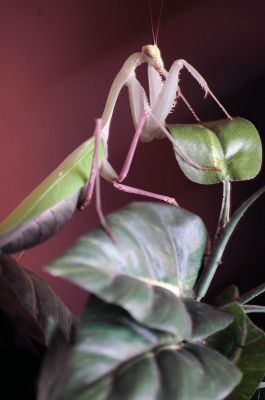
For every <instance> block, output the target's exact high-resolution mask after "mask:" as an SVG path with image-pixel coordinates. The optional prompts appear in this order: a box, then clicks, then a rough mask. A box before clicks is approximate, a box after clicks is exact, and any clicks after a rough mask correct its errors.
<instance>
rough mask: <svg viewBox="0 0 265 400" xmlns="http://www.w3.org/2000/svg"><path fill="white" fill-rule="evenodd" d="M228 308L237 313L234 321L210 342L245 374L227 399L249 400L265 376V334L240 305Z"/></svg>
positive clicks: (233, 313) (229, 310)
mask: <svg viewBox="0 0 265 400" xmlns="http://www.w3.org/2000/svg"><path fill="white" fill-rule="evenodd" d="M225 310H226V311H228V312H230V313H231V314H232V315H233V316H234V321H233V323H232V324H231V325H230V326H228V328H226V329H225V330H223V331H222V332H219V333H217V334H215V335H214V336H213V337H212V338H211V339H209V340H208V341H209V344H210V346H212V347H213V348H215V349H216V350H218V351H220V353H222V354H223V355H225V356H226V357H228V358H230V359H231V360H232V361H233V362H235V363H236V365H237V366H238V367H239V369H240V370H241V371H242V373H243V378H242V381H241V383H240V384H239V386H238V387H236V389H235V390H234V391H233V393H232V394H231V395H230V396H229V397H227V400H228V399H229V400H249V399H250V398H251V396H252V395H253V394H254V392H255V390H256V389H257V387H258V385H259V383H260V382H261V381H262V379H263V376H264V375H265V334H264V332H263V331H262V330H261V329H259V328H257V327H256V326H255V325H254V324H253V323H252V322H251V321H250V319H249V318H248V317H247V316H246V314H245V313H244V311H243V309H242V308H241V306H239V305H238V304H232V305H230V306H227V307H225Z"/></svg>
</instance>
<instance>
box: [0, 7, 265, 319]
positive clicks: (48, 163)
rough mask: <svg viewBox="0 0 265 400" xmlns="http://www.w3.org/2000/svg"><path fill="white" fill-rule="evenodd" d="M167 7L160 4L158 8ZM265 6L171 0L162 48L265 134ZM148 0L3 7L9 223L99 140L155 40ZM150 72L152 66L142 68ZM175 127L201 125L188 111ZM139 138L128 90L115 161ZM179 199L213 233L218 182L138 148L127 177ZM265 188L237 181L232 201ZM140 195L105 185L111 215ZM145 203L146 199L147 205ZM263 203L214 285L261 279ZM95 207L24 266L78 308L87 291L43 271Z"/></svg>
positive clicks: (194, 90) (93, 218) (198, 101)
mask: <svg viewBox="0 0 265 400" xmlns="http://www.w3.org/2000/svg"><path fill="white" fill-rule="evenodd" d="M159 3H160V1H153V4H154V8H155V10H157V9H158V7H159ZM264 17H265V2H264V0H260V1H259V0H256V1H251V2H249V1H244V0H231V1H213V0H209V1H206V0H205V1H199V0H195V1H188V0H185V1H175V0H168V1H167V2H166V7H165V10H164V13H163V17H162V23H161V27H160V34H159V45H160V47H161V49H162V52H163V58H164V60H165V64H166V67H169V66H170V65H171V63H172V62H173V60H175V59H177V58H185V59H187V60H188V61H189V62H190V63H191V64H193V65H194V66H195V67H196V68H197V69H198V70H199V71H200V72H201V73H202V75H203V76H204V77H205V78H206V79H207V81H208V83H209V85H210V86H211V88H212V90H213V91H214V93H215V94H216V95H217V96H218V97H219V99H221V101H222V102H223V103H224V104H225V105H226V107H227V108H228V110H229V111H230V112H231V114H232V115H240V116H244V117H246V118H249V119H250V120H251V121H252V122H253V123H254V124H255V125H256V126H257V127H258V129H259V130H260V133H261V136H262V138H263V137H264V123H263V118H264V117H263V114H264V106H265V104H264V95H265V94H264V87H265V86H264V80H265V75H264V67H265V59H264V39H265V33H264V32H265V30H264ZM151 42H152V39H151V28H150V21H149V11H148V4H147V1H139V0H138V1H133V2H131V1H127V2H125V1H124V0H123V1H122V0H112V1H106V0H103V1H94V0H79V1H76V0H63V1H59V0H57V1H52V0H46V1H44V0H31V1H30V0H24V1H23V2H22V1H19V0H17V1H15V0H13V1H12V2H9V1H1V2H0V54H1V62H0V88H1V90H0V132H1V137H0V144H1V157H0V170H1V175H0V185H1V192H0V202H1V207H0V219H3V218H4V217H5V216H6V215H7V214H8V213H9V212H10V211H11V210H12V209H13V208H14V207H15V206H16V205H17V204H18V203H19V202H20V201H21V200H22V199H23V198H24V197H25V196H26V195H27V194H28V193H29V192H30V191H31V190H32V189H33V188H34V187H35V186H36V185H37V184H38V183H39V182H40V181H41V180H42V179H43V178H45V177H46V176H47V175H48V174H49V173H50V172H51V171H52V170H53V169H54V168H55V167H56V166H57V165H58V164H59V163H60V162H61V161H62V160H63V159H64V158H65V156H66V155H68V153H70V152H71V151H72V150H73V149H74V148H75V147H76V146H78V145H79V144H80V143H81V142H82V141H84V140H85V139H86V138H87V137H89V136H91V134H92V132H93V126H94V118H95V117H99V116H100V115H101V113H102V110H103V107H104V103H105V100H106V96H107V94H108V90H109V88H110V84H111V82H112V81H113V79H114V77H115V75H116V73H117V72H118V70H119V68H120V67H121V65H122V63H123V62H124V60H125V59H126V57H128V56H129V55H130V54H131V53H132V52H135V51H139V50H140V49H141V47H142V45H144V44H147V43H151ZM142 70H143V68H142ZM182 77H183V83H182V88H183V91H184V92H185V94H186V95H187V97H188V98H189V99H190V101H191V103H192V104H193V105H194V106H195V109H196V111H197V112H198V114H199V115H200V116H201V117H202V118H205V119H208V120H209V119H215V118H221V117H222V113H221V112H220V110H218V108H217V107H216V106H215V105H214V103H213V102H212V101H211V100H206V101H203V100H202V92H201V90H200V88H199V87H198V85H196V84H195V83H194V82H193V81H192V80H191V79H190V77H189V76H188V75H187V74H186V73H185V74H184V73H183V74H182ZM171 120H173V121H178V122H182V121H183V122H184V121H192V118H191V117H190V115H189V114H188V113H187V112H186V110H185V108H184V107H183V106H182V105H181V104H180V105H179V106H178V107H177V111H176V112H175V113H174V115H172V116H171ZM132 134H133V126H132V123H131V118H130V112H129V106H128V98H127V92H126V90H124V91H123V93H122V95H121V97H120V99H119V101H118V103H117V108H116V112H115V116H114V120H113V123H112V129H111V142H110V146H111V147H110V149H111V150H110V154H111V161H112V163H113V165H114V166H115V167H116V168H117V169H118V170H119V168H120V166H121V164H122V161H123V159H124V156H125V154H126V150H127V148H128V145H129V141H130V138H131V137H132ZM127 182H128V183H130V184H131V185H135V186H138V187H142V188H145V189H148V190H152V191H155V192H160V193H164V194H168V195H171V196H175V197H176V198H177V200H178V201H179V203H180V204H181V205H182V206H184V207H185V208H187V209H188V210H191V211H193V212H195V213H197V214H199V215H200V216H201V217H202V218H203V219H204V221H205V222H206V224H207V226H208V228H209V231H210V232H213V231H214V227H215V224H216V218H217V216H218V207H219V205H220V194H221V186H220V185H215V186H211V187H204V186H199V185H195V184H192V183H191V182H189V181H188V180H187V179H186V178H185V177H184V176H183V175H182V174H181V172H180V171H179V169H178V167H177V165H176V162H175V160H174V157H173V154H172V151H171V147H170V145H169V144H168V143H167V141H166V140H162V141H157V142H154V143H149V144H141V145H140V146H139V149H138V152H137V156H136V158H135V161H134V163H133V168H132V170H131V173H130V175H129V177H128V180H127ZM263 183H264V173H263V175H261V174H260V175H259V177H258V178H257V179H256V180H255V181H253V182H247V183H245V184H242V183H237V184H235V185H234V192H233V193H234V194H233V204H234V207H236V206H238V205H239V204H240V202H241V201H242V200H243V199H245V198H246V197H247V196H248V195H250V194H251V193H252V192H253V191H254V190H255V189H256V188H258V187H259V186H261V185H262V184H263ZM134 199H135V197H133V196H131V195H126V194H123V193H119V192H117V191H115V190H114V189H113V188H112V187H111V186H110V185H108V184H103V205H104V210H105V212H106V213H108V212H110V211H112V210H115V209H118V208H119V207H121V206H122V205H124V204H126V203H128V202H130V201H132V200H134ZM138 200H140V199H139V198H138ZM263 204H264V198H263V199H261V200H260V201H259V202H258V203H257V205H256V207H255V208H253V209H252V210H251V211H249V213H248V215H247V216H246V218H245V219H244V221H243V222H242V223H241V225H240V228H239V229H238V232H237V233H238V235H237V237H235V238H234V239H233V241H232V243H231V245H230V246H229V248H228V251H227V253H226V256H225V259H224V263H223V266H222V267H221V269H220V272H219V274H218V276H217V278H216V280H215V284H214V286H213V288H217V289H220V288H222V287H223V286H224V285H225V284H229V283H231V282H237V283H238V284H240V286H241V287H242V288H243V289H247V288H250V287H251V286H252V285H253V284H254V283H256V284H258V283H261V282H263V281H264V275H265V274H264V260H265V246H264V243H265V233H264V222H265V221H264V220H265V212H264V206H263ZM97 223H98V218H97V215H96V213H95V210H94V206H91V207H90V208H89V209H87V210H86V211H85V212H84V213H82V214H80V213H77V214H76V216H75V218H73V220H72V221H71V222H70V223H68V224H67V226H65V228H64V229H63V231H61V232H60V233H59V234H58V235H57V236H55V237H53V238H52V239H50V240H49V241H47V242H46V243H44V244H42V245H41V246H37V247H36V248H34V249H32V250H30V251H28V252H27V254H26V255H25V258H24V259H23V262H22V264H23V265H24V266H25V267H27V268H29V269H31V270H32V271H34V272H36V273H38V274H40V275H41V276H44V278H45V279H46V281H48V282H49V283H50V284H51V285H52V286H53V287H54V288H55V290H56V291H57V292H58V293H59V295H60V296H61V297H62V298H63V299H64V301H65V302H66V303H67V304H68V305H69V306H70V307H71V309H72V310H74V311H75V312H80V309H81V308H82V305H83V304H84V302H85V299H86V294H85V293H84V292H82V291H80V290H79V289H77V288H76V287H74V286H72V285H69V284H68V283H66V282H63V281H61V280H58V279H54V278H52V277H50V276H49V275H47V274H45V273H44V272H43V266H45V265H47V263H49V262H50V261H51V260H52V259H54V258H55V257H56V256H58V255H59V254H61V253H62V252H63V251H64V250H65V249H66V248H67V247H68V246H69V245H71V244H72V243H73V242H74V241H75V240H76V239H77V238H78V237H79V236H80V235H81V234H82V233H84V232H86V231H88V230H89V229H91V228H92V227H95V226H96V225H97Z"/></svg>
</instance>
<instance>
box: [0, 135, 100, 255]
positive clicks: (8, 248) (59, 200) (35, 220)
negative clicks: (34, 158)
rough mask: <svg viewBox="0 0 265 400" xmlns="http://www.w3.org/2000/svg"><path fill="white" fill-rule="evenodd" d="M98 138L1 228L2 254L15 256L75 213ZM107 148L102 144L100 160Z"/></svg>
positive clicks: (68, 161)
mask: <svg viewBox="0 0 265 400" xmlns="http://www.w3.org/2000/svg"><path fill="white" fill-rule="evenodd" d="M93 150H94V139H93V138H91V139H88V140H87V141H86V142H84V143H83V144H81V145H80V146H79V147H78V148H77V149H76V150H74V151H73V152H72V153H71V154H70V155H69V156H68V157H67V158H66V159H65V160H64V161H63V162H62V163H61V164H60V165H59V166H58V167H57V168H56V169H55V170H54V171H53V172H52V173H51V174H50V175H49V176H48V177H47V178H46V179H45V180H44V181H43V182H42V183H41V184H40V185H39V186H38V187H37V188H36V189H35V190H34V191H33V192H32V193H31V194H30V195H29V196H28V197H26V198H25V200H24V201H22V203H21V204H20V205H19V206H18V207H17V208H16V209H15V210H14V211H13V212H12V213H11V214H10V215H9V216H8V217H7V218H6V219H5V220H4V221H3V222H2V224H1V225H0V249H1V250H0V251H1V252H3V253H14V252H17V251H20V250H23V249H25V248H28V247H31V246H33V245H34V244H37V243H40V242H41V241H43V240H45V239H47V238H48V237H50V236H51V235H53V234H54V233H56V232H57V231H58V230H59V229H60V228H61V227H62V226H63V225H64V224H65V223H66V221H68V219H70V218H71V216H72V214H73V212H74V211H75V209H76V207H77V204H78V200H79V197H80V191H81V189H82V188H83V187H84V185H85V183H86V182H87V180H88V178H89V175H90V171H91V165H92V158H93ZM103 154H104V147H103V144H102V143H101V148H100V161H102V159H103Z"/></svg>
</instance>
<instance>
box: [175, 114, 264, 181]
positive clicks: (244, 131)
mask: <svg viewBox="0 0 265 400" xmlns="http://www.w3.org/2000/svg"><path fill="white" fill-rule="evenodd" d="M169 130H170V132H171V134H172V136H173V138H174V139H175V141H176V143H177V145H178V146H179V147H180V149H181V150H182V151H183V152H184V153H185V154H187V155H188V157H189V158H191V159H192V160H193V161H194V162H196V163H197V164H198V165H200V166H202V167H210V166H215V167H218V168H220V170H219V171H202V170H199V169H196V168H194V167H193V166H191V165H189V164H188V163H187V162H185V161H184V160H182V159H181V157H180V156H179V155H178V154H177V153H175V154H176V158H177V160H178V163H179V165H180V168H181V169H182V171H183V172H184V174H185V175H186V176H187V177H188V178H189V179H190V180H191V181H193V182H196V183H201V184H205V185H210V184H213V183H218V182H222V181H225V180H228V181H242V180H246V179H252V178H254V177H255V176H256V175H257V174H258V172H259V170H260V168H261V161H262V146H261V140H260V137H259V134H258V132H257V130H256V128H255V127H254V125H252V123H251V122H249V121H247V120H246V119H243V118H233V119H232V120H229V119H224V120H220V121H213V122H207V123H201V124H192V125H180V124H178V125H176V124H174V125H169Z"/></svg>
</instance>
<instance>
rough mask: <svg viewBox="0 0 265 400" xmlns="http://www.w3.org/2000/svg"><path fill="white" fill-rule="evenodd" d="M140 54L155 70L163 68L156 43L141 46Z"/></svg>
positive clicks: (158, 70)
mask: <svg viewBox="0 0 265 400" xmlns="http://www.w3.org/2000/svg"><path fill="white" fill-rule="evenodd" d="M142 54H143V57H144V59H145V61H146V62H147V63H148V64H150V65H152V67H154V68H155V70H156V71H157V72H159V73H160V72H161V70H162V69H163V68H164V63H163V60H162V58H161V53H160V50H159V48H158V47H157V45H156V44H147V45H145V46H143V47H142Z"/></svg>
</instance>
